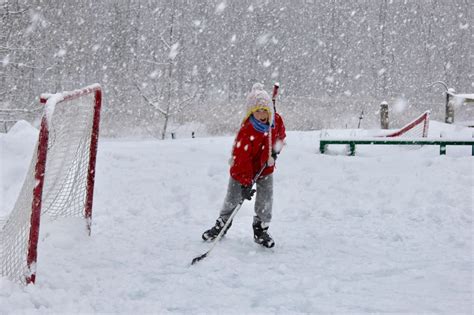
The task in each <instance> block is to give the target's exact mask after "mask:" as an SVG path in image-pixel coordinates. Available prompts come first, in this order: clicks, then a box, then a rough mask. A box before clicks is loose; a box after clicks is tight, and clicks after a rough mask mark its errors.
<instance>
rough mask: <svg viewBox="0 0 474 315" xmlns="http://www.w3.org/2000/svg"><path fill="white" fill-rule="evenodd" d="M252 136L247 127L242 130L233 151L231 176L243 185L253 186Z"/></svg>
mask: <svg viewBox="0 0 474 315" xmlns="http://www.w3.org/2000/svg"><path fill="white" fill-rule="evenodd" d="M250 139H251V135H250V134H249V133H248V132H247V130H246V129H245V127H243V128H241V129H240V131H239V133H238V134H237V137H236V139H235V143H234V148H233V150H232V166H231V168H230V175H231V176H232V178H233V179H235V180H236V181H238V182H240V183H241V184H242V185H245V186H248V185H250V184H252V179H253V165H252V143H251V140H250Z"/></svg>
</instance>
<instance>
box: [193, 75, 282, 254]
mask: <svg viewBox="0 0 474 315" xmlns="http://www.w3.org/2000/svg"><path fill="white" fill-rule="evenodd" d="M271 103H272V100H271V98H270V96H269V95H268V93H267V92H266V91H265V90H264V89H263V85H262V84H260V83H256V84H254V86H253V87H252V91H251V92H250V93H249V94H248V96H247V113H246V115H245V118H244V120H243V122H242V125H241V128H240V130H239V132H238V133H237V137H236V139H235V142H234V146H233V150H232V158H231V161H230V164H231V166H230V179H229V185H228V188H227V195H226V197H225V200H224V205H223V206H222V209H221V211H220V214H219V217H218V218H217V220H216V224H215V225H214V226H213V227H212V228H210V229H209V230H207V231H205V232H204V233H203V234H202V238H203V239H204V240H205V241H209V240H213V239H215V238H216V237H217V235H219V233H220V231H221V229H222V228H223V227H224V225H225V223H226V222H227V220H228V219H229V217H230V216H231V214H232V211H233V210H234V208H235V207H236V206H237V205H238V204H239V202H240V201H242V200H243V199H248V200H251V199H252V196H253V195H254V193H255V191H256V192H257V195H256V200H255V216H254V219H253V225H252V226H253V232H254V240H255V242H256V243H258V244H261V245H263V246H265V247H268V248H271V247H273V246H274V245H275V242H274V241H273V239H272V237H271V236H270V234H268V228H269V224H270V221H271V219H272V205H273V171H274V168H275V160H276V158H277V156H278V154H279V153H280V151H281V149H282V147H283V143H284V140H285V137H286V133H285V125H284V123H283V119H282V118H281V116H280V115H279V114H277V113H274V111H273V108H272V104H271ZM265 165H266V166H265ZM264 166H265V168H264V170H263V172H262V173H261V175H260V177H259V178H258V180H257V182H256V184H257V189H256V190H255V189H252V180H253V178H254V177H255V176H256V175H257V174H258V172H259V171H260V170H261V169H262V167H264ZM231 225H232V222H230V223H229V225H228V227H227V229H226V231H224V234H225V233H227V230H228V229H229V228H230V227H231Z"/></svg>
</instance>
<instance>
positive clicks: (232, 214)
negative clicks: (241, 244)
mask: <svg viewBox="0 0 474 315" xmlns="http://www.w3.org/2000/svg"><path fill="white" fill-rule="evenodd" d="M265 167H267V163H265V164H263V166H262V168H261V169H260V171H259V172H258V173H257V175H255V177H254V178H253V180H252V187H253V185H254V184H255V183H256V182H257V179H258V178H259V177H260V175H261V174H262V172H263V170H264V169H265ZM244 201H245V198H241V199H240V201H239V203H238V204H237V205H236V206H235V208H234V210H232V213H231V215H230V217H229V219H227V222H226V223H225V224H224V227H223V228H222V230H221V231H220V232H219V234H218V235H217V237H216V238H215V240H214V242H213V243H212V246H211V248H209V250H208V251H207V252H205V253H204V254H202V255H201V256H198V257H196V258H194V259H193V261H192V262H191V265H194V264H195V263H197V262H198V261H201V260H203V259H204V258H206V257H207V256H208V255H209V253H210V252H211V251H212V250H213V249H214V247H215V246H216V245H217V243H218V242H219V240H220V239H221V238H222V236H223V235H224V231H226V230H227V227H228V226H229V224H230V222H232V220H233V219H234V217H235V215H236V214H237V211H239V209H240V207H242V204H243V203H244Z"/></svg>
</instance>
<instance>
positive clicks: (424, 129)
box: [385, 111, 430, 138]
mask: <svg viewBox="0 0 474 315" xmlns="http://www.w3.org/2000/svg"><path fill="white" fill-rule="evenodd" d="M429 124H430V111H426V112H424V113H423V114H421V115H420V116H419V117H417V118H416V119H415V120H413V121H412V122H410V123H408V124H406V125H405V126H403V127H402V128H400V129H399V130H397V131H394V132H391V133H389V134H387V135H385V137H406V138H426V137H428V127H429Z"/></svg>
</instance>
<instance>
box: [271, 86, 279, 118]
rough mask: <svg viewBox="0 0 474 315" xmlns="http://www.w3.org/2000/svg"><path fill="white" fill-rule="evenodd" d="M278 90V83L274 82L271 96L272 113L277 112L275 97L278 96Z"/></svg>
mask: <svg viewBox="0 0 474 315" xmlns="http://www.w3.org/2000/svg"><path fill="white" fill-rule="evenodd" d="M279 88H280V83H278V82H275V84H274V85H273V94H272V102H273V112H274V113H276V112H277V110H276V105H275V103H276V97H277V95H278V89H279Z"/></svg>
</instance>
